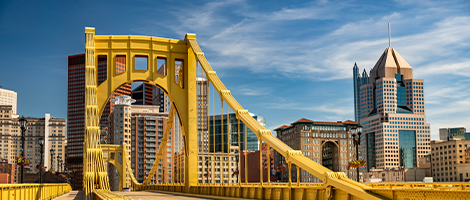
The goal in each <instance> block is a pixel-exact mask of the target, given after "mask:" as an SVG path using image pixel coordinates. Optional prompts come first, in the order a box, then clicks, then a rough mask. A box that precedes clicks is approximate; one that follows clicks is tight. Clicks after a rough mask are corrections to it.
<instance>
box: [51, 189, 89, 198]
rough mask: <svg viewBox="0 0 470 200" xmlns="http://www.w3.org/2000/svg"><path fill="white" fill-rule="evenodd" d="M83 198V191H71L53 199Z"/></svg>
mask: <svg viewBox="0 0 470 200" xmlns="http://www.w3.org/2000/svg"><path fill="white" fill-rule="evenodd" d="M83 198H84V196H83V191H81V190H73V191H70V192H69V193H66V194H63V195H60V196H58V197H56V198H53V199H54V200H82V199H83Z"/></svg>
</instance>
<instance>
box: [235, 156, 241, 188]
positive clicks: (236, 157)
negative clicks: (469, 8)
mask: <svg viewBox="0 0 470 200" xmlns="http://www.w3.org/2000/svg"><path fill="white" fill-rule="evenodd" d="M239 156H240V154H237V155H236V156H235V159H236V160H237V169H238V174H237V183H238V176H239V174H240V173H241V170H240V168H239V164H238V162H239V158H238V157H239Z"/></svg>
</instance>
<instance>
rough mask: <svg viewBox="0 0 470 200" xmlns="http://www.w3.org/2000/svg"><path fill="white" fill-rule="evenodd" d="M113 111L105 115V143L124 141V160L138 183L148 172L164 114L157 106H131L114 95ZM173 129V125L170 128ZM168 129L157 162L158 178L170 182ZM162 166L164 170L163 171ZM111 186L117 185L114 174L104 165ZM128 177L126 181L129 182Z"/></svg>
mask: <svg viewBox="0 0 470 200" xmlns="http://www.w3.org/2000/svg"><path fill="white" fill-rule="evenodd" d="M113 102H114V111H113V112H112V113H111V115H110V116H109V118H108V122H109V126H108V128H109V129H108V135H107V138H108V139H107V143H109V144H116V145H121V144H122V143H123V142H125V143H126V144H128V146H127V148H128V149H127V151H128V153H129V154H128V159H129V160H130V164H131V168H132V171H133V172H134V176H135V178H136V179H137V181H138V182H143V181H144V180H145V178H146V177H147V176H148V174H149V173H150V170H151V168H152V166H153V163H154V161H155V159H156V158H157V157H156V155H157V152H158V148H159V147H160V143H161V141H162V139H163V134H164V131H165V129H166V124H167V120H168V113H161V112H160V109H159V106H145V105H131V103H132V99H131V98H130V97H129V96H117V97H115V98H114V99H113ZM171 128H172V130H173V127H171ZM172 132H173V131H171V132H170V133H169V136H168V142H167V146H166V147H164V152H163V158H162V161H161V162H160V163H159V172H162V171H163V172H164V173H159V174H158V178H157V179H158V181H160V182H170V181H171V178H172V170H171V167H172V166H173V162H174V159H172V157H173V156H172V155H173V152H174V151H175V150H174V148H173V146H172V144H174V142H173V141H174V140H172ZM164 167H166V169H167V170H163V168H164ZM108 172H109V177H110V183H111V189H112V190H117V189H118V188H119V180H118V173H117V171H116V169H115V168H114V167H110V166H109V165H108ZM130 181H131V180H130V177H127V182H128V184H130Z"/></svg>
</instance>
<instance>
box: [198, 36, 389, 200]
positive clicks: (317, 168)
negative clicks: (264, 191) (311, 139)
mask: <svg viewBox="0 0 470 200" xmlns="http://www.w3.org/2000/svg"><path fill="white" fill-rule="evenodd" d="M189 45H190V46H191V48H192V50H193V52H194V54H195V55H196V57H197V59H198V61H199V63H201V66H202V69H203V70H204V72H205V73H207V75H208V80H209V81H210V82H211V83H212V84H213V86H214V88H215V89H216V90H217V91H218V92H219V94H220V95H221V96H222V98H223V100H225V102H227V105H228V106H230V107H231V109H232V110H234V111H243V110H244V109H243V107H242V106H241V105H240V104H239V103H238V102H237V101H236V100H235V98H233V96H232V95H231V94H230V91H229V90H227V88H226V87H225V86H224V84H223V83H222V81H221V80H220V79H219V78H218V77H217V75H216V73H215V72H214V71H213V70H212V68H211V66H210V65H209V62H207V60H206V58H205V57H204V54H203V53H202V51H201V49H200V48H199V45H198V44H197V42H196V39H190V40H189ZM237 118H238V119H240V120H241V121H243V122H244V123H245V124H246V126H248V128H250V129H251V130H252V131H253V132H254V133H255V134H256V136H258V139H259V140H260V141H264V142H266V143H267V144H269V145H270V146H272V147H273V148H274V149H275V150H276V151H277V152H279V153H280V154H281V155H283V156H284V157H286V161H287V162H288V163H294V164H296V165H297V166H300V167H302V169H303V170H305V171H308V172H309V173H311V174H312V175H314V176H315V177H317V178H320V179H322V181H323V182H324V183H325V186H334V187H337V188H339V189H341V190H344V191H346V192H347V193H349V194H352V195H354V196H356V197H361V198H367V199H381V198H378V197H377V196H375V195H371V194H369V193H368V192H367V191H365V190H364V189H367V188H368V187H366V186H364V185H361V184H359V183H357V184H355V183H354V181H352V180H349V179H348V178H347V177H346V176H345V175H344V173H341V172H332V171H331V170H329V169H327V168H325V167H323V166H322V165H320V164H318V163H316V162H314V161H312V160H310V159H308V158H306V157H305V156H303V155H302V153H301V151H294V150H293V149H292V148H290V147H289V146H287V145H286V144H284V143H283V142H282V141H280V140H279V139H277V138H276V137H274V136H273V135H272V134H271V131H270V130H266V129H265V128H264V127H263V126H261V124H259V123H258V122H257V121H256V120H255V119H254V118H253V117H251V116H250V115H249V113H248V112H238V115H237Z"/></svg>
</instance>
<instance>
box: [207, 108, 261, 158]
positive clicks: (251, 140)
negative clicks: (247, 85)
mask: <svg viewBox="0 0 470 200" xmlns="http://www.w3.org/2000/svg"><path fill="white" fill-rule="evenodd" d="M250 114H251V113H250ZM251 116H252V117H253V118H254V119H255V120H256V121H258V122H259V123H260V124H261V125H262V126H265V125H266V122H265V119H264V117H261V116H256V115H254V114H251ZM228 118H229V119H228V122H229V124H228V126H227V115H226V114H225V115H223V125H221V123H222V117H221V115H215V120H214V116H209V121H210V123H209V125H210V127H209V152H214V136H215V152H221V151H222V133H223V134H224V135H223V143H224V152H227V150H228V146H229V145H228V144H229V141H230V146H238V120H237V117H236V114H235V113H231V114H229V115H228ZM214 125H215V127H214ZM214 128H215V129H214ZM222 128H223V131H222ZM227 131H228V132H230V140H229V137H227V135H228V134H227ZM240 137H241V138H240V143H241V145H242V146H241V149H242V150H245V141H244V140H245V124H244V123H243V122H242V121H240ZM246 137H247V142H246V143H247V151H258V150H259V141H258V137H257V136H256V134H255V133H253V131H251V130H250V129H249V128H247V135H246Z"/></svg>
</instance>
